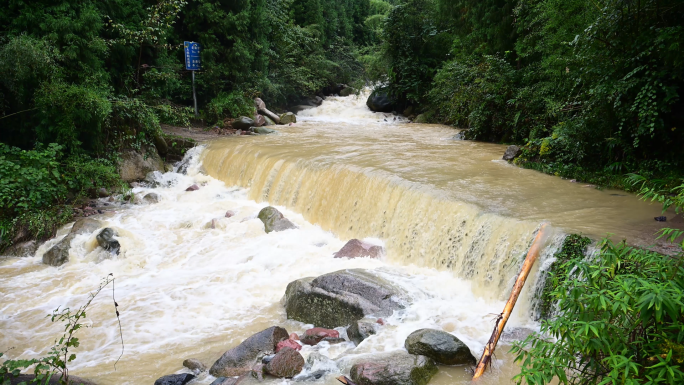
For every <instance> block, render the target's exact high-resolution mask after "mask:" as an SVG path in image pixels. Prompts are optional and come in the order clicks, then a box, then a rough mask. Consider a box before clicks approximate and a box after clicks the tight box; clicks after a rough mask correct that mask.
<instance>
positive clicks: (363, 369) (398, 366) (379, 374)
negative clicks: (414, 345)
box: [351, 352, 437, 385]
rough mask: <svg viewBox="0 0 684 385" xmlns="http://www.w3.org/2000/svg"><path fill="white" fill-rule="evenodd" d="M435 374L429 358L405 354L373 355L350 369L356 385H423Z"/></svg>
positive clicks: (435, 366) (434, 368) (435, 370)
mask: <svg viewBox="0 0 684 385" xmlns="http://www.w3.org/2000/svg"><path fill="white" fill-rule="evenodd" d="M435 374H437V365H435V362H434V361H433V360H432V359H431V358H428V357H425V356H414V355H412V354H408V353H405V352H397V353H384V354H380V355H373V356H370V357H368V358H366V359H362V360H361V361H357V362H356V363H355V364H354V366H352V368H351V379H352V381H354V382H355V383H356V384H357V385H425V384H427V383H428V382H429V381H430V379H431V378H432V376H434V375H435Z"/></svg>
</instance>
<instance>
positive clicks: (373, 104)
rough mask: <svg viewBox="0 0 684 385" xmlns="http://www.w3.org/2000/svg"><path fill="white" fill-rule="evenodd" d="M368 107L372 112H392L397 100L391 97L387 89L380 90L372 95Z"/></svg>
mask: <svg viewBox="0 0 684 385" xmlns="http://www.w3.org/2000/svg"><path fill="white" fill-rule="evenodd" d="M366 105H367V106H368V108H370V110H371V111H375V112H392V111H394V109H395V105H396V100H394V98H392V97H391V96H390V94H389V91H388V90H387V89H384V88H379V89H377V90H375V91H373V93H372V94H370V96H369V97H368V100H367V101H366Z"/></svg>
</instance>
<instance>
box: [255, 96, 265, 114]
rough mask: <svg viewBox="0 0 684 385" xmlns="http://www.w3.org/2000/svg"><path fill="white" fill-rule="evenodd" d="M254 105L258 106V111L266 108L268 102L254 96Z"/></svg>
mask: <svg viewBox="0 0 684 385" xmlns="http://www.w3.org/2000/svg"><path fill="white" fill-rule="evenodd" d="M254 107H256V109H257V111H261V110H265V109H266V103H264V101H263V100H261V98H254Z"/></svg>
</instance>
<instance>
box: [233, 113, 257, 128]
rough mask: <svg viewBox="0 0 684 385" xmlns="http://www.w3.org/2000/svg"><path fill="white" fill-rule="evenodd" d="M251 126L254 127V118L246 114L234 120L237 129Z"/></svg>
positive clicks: (234, 126)
mask: <svg viewBox="0 0 684 385" xmlns="http://www.w3.org/2000/svg"><path fill="white" fill-rule="evenodd" d="M250 127H254V120H253V119H250V118H248V117H246V116H241V117H239V118H238V119H236V120H234V121H233V128H234V129H236V130H243V131H246V130H249V128H250Z"/></svg>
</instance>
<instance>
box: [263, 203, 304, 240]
mask: <svg viewBox="0 0 684 385" xmlns="http://www.w3.org/2000/svg"><path fill="white" fill-rule="evenodd" d="M258 217H259V219H261V221H262V222H264V230H266V233H267V234H268V233H270V232H272V231H283V230H288V229H296V228H297V226H295V224H294V223H292V222H290V220H289V219H287V218H285V217H284V216H283V214H282V213H281V212H280V211H278V209H276V208H275V207H272V206H268V207H264V208H263V209H261V211H259V215H258Z"/></svg>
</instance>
